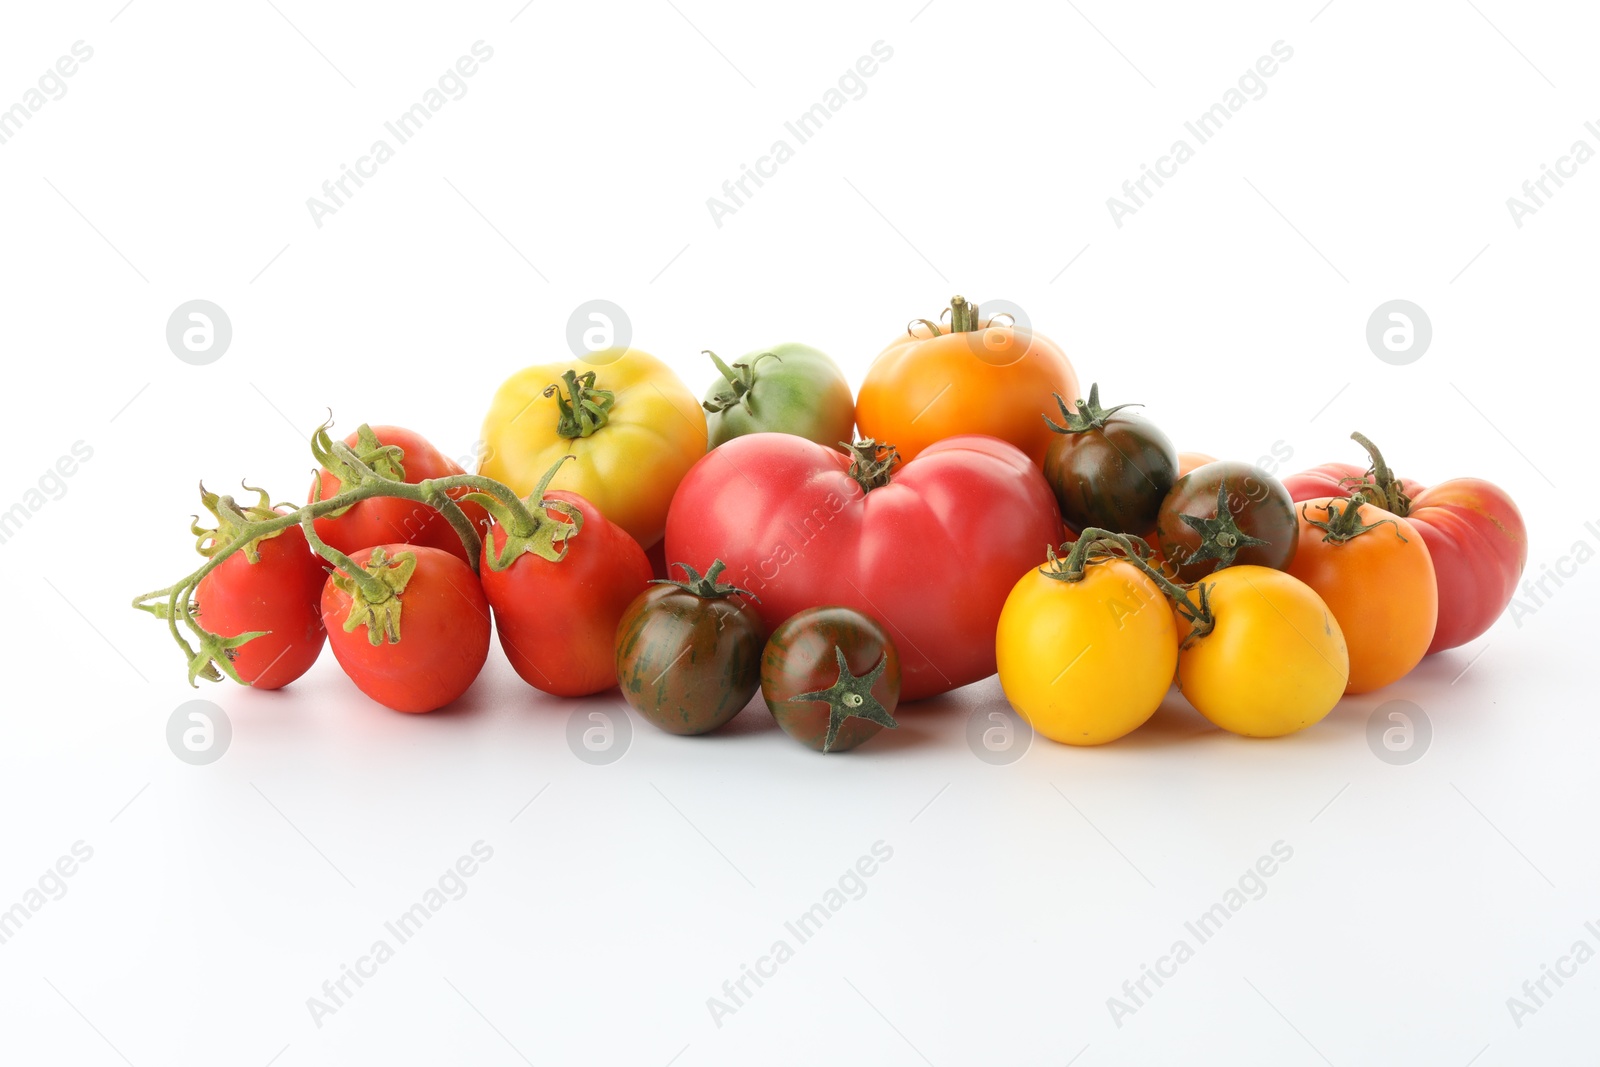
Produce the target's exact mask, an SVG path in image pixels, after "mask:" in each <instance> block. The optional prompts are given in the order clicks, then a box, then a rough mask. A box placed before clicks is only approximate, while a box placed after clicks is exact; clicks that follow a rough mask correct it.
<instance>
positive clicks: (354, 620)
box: [333, 548, 417, 645]
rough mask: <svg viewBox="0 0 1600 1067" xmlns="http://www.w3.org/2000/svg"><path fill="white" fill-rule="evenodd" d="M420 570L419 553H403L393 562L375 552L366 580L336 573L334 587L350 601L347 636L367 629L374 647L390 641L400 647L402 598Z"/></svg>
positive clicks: (384, 555) (369, 563) (368, 564)
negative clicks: (414, 573)
mask: <svg viewBox="0 0 1600 1067" xmlns="http://www.w3.org/2000/svg"><path fill="white" fill-rule="evenodd" d="M416 569H417V555H416V553H415V552H401V553H399V554H398V555H396V556H395V557H394V558H393V559H390V558H389V556H388V555H387V554H386V553H385V552H384V551H383V549H381V548H378V549H374V550H373V552H372V555H371V557H370V558H368V560H367V565H366V566H365V567H364V568H362V569H361V570H362V572H363V574H364V575H365V577H366V578H368V579H371V580H365V581H364V580H362V579H360V578H357V577H355V576H354V575H353V574H340V573H338V572H335V573H334V575H333V584H334V585H335V586H337V587H338V588H339V589H340V590H341V591H342V592H344V593H345V594H346V595H348V596H349V597H350V613H349V614H348V615H346V616H345V620H344V632H345V633H353V632H354V631H355V630H356V629H357V628H358V627H361V626H365V627H366V628H367V640H368V641H369V642H370V643H372V644H374V645H381V644H383V643H384V642H385V641H387V642H388V643H389V644H391V645H395V644H399V643H400V594H401V593H403V592H405V591H406V583H407V582H409V581H411V575H412V573H413V572H414V571H416Z"/></svg>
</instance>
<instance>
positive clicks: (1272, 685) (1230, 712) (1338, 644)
mask: <svg viewBox="0 0 1600 1067" xmlns="http://www.w3.org/2000/svg"><path fill="white" fill-rule="evenodd" d="M1200 586H1203V587H1204V588H1205V590H1206V599H1205V603H1206V605H1207V607H1208V608H1209V611H1210V614H1211V619H1212V627H1211V630H1210V632H1209V633H1205V634H1204V635H1202V636H1198V637H1193V638H1190V636H1189V635H1190V634H1191V633H1193V632H1195V631H1196V630H1197V629H1200V628H1203V627H1196V625H1195V624H1193V623H1191V622H1190V621H1189V620H1188V619H1184V618H1180V620H1179V626H1178V632H1179V634H1180V635H1182V636H1183V637H1184V638H1185V639H1186V640H1187V641H1188V644H1187V646H1186V647H1184V648H1183V649H1182V651H1180V652H1179V653H1178V689H1179V691H1180V692H1182V693H1183V695H1184V696H1185V697H1186V698H1187V699H1188V701H1189V703H1190V704H1192V705H1194V709H1195V710H1196V711H1198V712H1199V713H1200V714H1202V715H1204V716H1205V717H1206V718H1208V719H1210V720H1211V721H1212V722H1214V723H1216V724H1217V725H1218V726H1220V727H1222V728H1223V729H1224V730H1231V731H1232V732H1234V733H1236V734H1243V735H1244V736H1246V737H1282V736H1283V735H1284V734H1292V733H1294V732H1295V731H1296V730H1303V729H1305V728H1306V727H1307V726H1310V725H1312V724H1313V723H1317V722H1321V721H1322V719H1323V717H1324V716H1326V715H1327V714H1328V712H1330V711H1332V710H1333V706H1334V705H1335V704H1337V703H1338V702H1339V698H1340V697H1341V696H1343V695H1344V686H1345V682H1346V681H1347V680H1348V679H1349V677H1350V654H1349V651H1348V650H1347V649H1346V647H1345V642H1344V632H1343V631H1342V630H1340V629H1339V620H1337V619H1335V618H1334V617H1333V612H1331V611H1329V610H1328V605H1327V604H1325V603H1324V602H1323V600H1322V598H1321V597H1320V596H1318V595H1317V593H1316V591H1315V590H1313V589H1312V588H1311V587H1310V586H1309V585H1307V584H1306V583H1304V582H1302V581H1301V580H1300V579H1298V578H1296V577H1294V576H1293V575H1289V574H1285V573H1284V572H1283V571H1279V570H1273V569H1272V568H1271V567H1257V566H1251V565H1245V564H1242V565H1239V566H1235V567H1224V568H1223V569H1222V570H1220V571H1215V572H1213V573H1212V574H1211V575H1209V576H1208V577H1206V578H1205V579H1203V580H1202V581H1201V582H1200ZM1189 599H1190V601H1191V602H1198V600H1199V598H1198V596H1196V595H1194V594H1191V595H1190V597H1189Z"/></svg>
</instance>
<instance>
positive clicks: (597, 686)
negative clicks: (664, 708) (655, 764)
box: [478, 492, 651, 697]
mask: <svg viewBox="0 0 1600 1067" xmlns="http://www.w3.org/2000/svg"><path fill="white" fill-rule="evenodd" d="M543 499H544V500H547V501H550V500H553V501H561V502H563V503H566V504H568V505H570V506H571V507H573V508H575V509H577V511H578V513H579V514H580V515H582V517H583V519H582V523H581V529H575V528H574V524H573V523H572V522H571V521H570V520H569V519H568V518H567V517H566V516H565V515H563V514H561V512H560V510H559V509H556V508H545V507H539V505H538V503H537V502H533V501H530V503H529V508H530V509H537V511H536V514H538V515H542V516H543V518H544V520H545V521H548V522H550V523H554V524H557V525H558V526H562V527H566V530H565V531H561V530H557V531H556V533H555V538H556V539H558V540H559V542H560V545H561V546H562V548H561V549H560V551H561V552H562V555H561V556H560V558H558V559H549V558H547V557H546V556H544V555H541V554H539V553H538V552H537V551H528V550H523V551H521V552H520V553H519V554H518V555H516V556H515V557H514V558H513V559H512V560H511V562H510V564H509V565H508V566H507V567H505V569H503V570H496V569H495V566H494V563H495V560H496V558H497V557H499V556H500V555H501V554H502V553H503V552H504V551H505V546H506V537H507V531H506V528H505V527H504V526H501V525H499V524H496V525H495V526H494V527H493V528H492V529H491V530H490V531H489V536H488V537H486V538H484V542H483V562H482V564H481V565H480V567H479V568H478V573H479V574H480V575H481V576H482V581H483V593H484V596H486V597H487V598H488V600H489V605H490V607H492V608H493V609H494V624H495V632H496V633H498V634H499V635H500V647H501V648H503V649H505V653H506V658H507V659H509V660H510V661H511V666H512V667H514V668H516V671H517V673H518V674H519V675H521V676H522V680H523V681H525V682H527V683H528V684H529V685H531V686H533V687H534V688H535V689H538V690H540V691H541V692H545V693H552V694H554V695H555V696H562V697H579V696H587V695H589V694H590V693H598V692H601V691H602V690H605V689H610V688H611V687H612V686H614V685H616V684H617V667H616V657H615V649H614V644H615V639H616V633H617V623H618V621H620V620H621V618H622V613H623V612H624V611H626V610H627V607H628V605H629V604H630V603H632V602H633V598H634V597H636V596H638V595H639V594H640V593H642V592H644V591H645V588H646V587H647V586H648V584H649V582H650V579H651V571H650V561H649V560H648V559H646V558H645V553H644V549H642V548H640V547H639V542H637V541H635V540H634V539H633V538H632V537H631V536H630V535H629V534H628V532H627V531H626V530H624V529H623V528H622V527H620V526H618V525H617V524H616V523H614V522H612V521H611V520H610V519H607V518H606V517H605V516H604V515H602V514H600V510H599V509H598V508H596V507H595V506H594V505H593V504H591V503H589V502H588V501H587V500H585V499H584V498H583V497H581V496H579V495H578V494H576V493H562V492H553V493H545V494H543ZM568 531H571V532H568Z"/></svg>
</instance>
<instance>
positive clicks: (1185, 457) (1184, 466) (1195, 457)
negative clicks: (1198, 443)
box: [1178, 452, 1217, 478]
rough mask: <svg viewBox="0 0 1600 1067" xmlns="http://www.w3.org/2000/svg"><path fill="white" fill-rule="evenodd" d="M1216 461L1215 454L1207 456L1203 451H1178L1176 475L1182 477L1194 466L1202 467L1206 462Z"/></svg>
mask: <svg viewBox="0 0 1600 1067" xmlns="http://www.w3.org/2000/svg"><path fill="white" fill-rule="evenodd" d="M1216 461H1217V458H1216V457H1215V456H1208V455H1206V454H1205V453H1204V452H1179V453H1178V477H1180V478H1182V477H1183V476H1184V475H1185V474H1188V473H1189V472H1190V471H1192V470H1194V469H1195V468H1196V467H1204V466H1205V465H1206V464H1207V463H1215V462H1216Z"/></svg>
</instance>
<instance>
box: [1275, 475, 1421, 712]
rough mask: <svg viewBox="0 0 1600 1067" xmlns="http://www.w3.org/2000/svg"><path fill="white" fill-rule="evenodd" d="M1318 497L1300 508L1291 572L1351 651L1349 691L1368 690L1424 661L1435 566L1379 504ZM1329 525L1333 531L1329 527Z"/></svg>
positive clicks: (1416, 538)
mask: <svg viewBox="0 0 1600 1067" xmlns="http://www.w3.org/2000/svg"><path fill="white" fill-rule="evenodd" d="M1352 506H1353V505H1352V504H1351V503H1350V501H1348V500H1345V499H1343V498H1341V497H1318V498H1316V499H1314V500H1308V501H1306V502H1304V503H1302V504H1300V505H1299V514H1300V520H1299V521H1300V546H1299V548H1298V549H1297V550H1296V551H1295V555H1294V559H1293V560H1292V561H1291V562H1290V564H1289V567H1288V571H1289V573H1290V574H1292V575H1294V576H1295V577H1296V578H1299V579H1300V580H1301V581H1302V582H1305V583H1306V584H1307V585H1309V586H1310V587H1311V588H1312V589H1315V590H1316V591H1317V593H1318V594H1319V595H1320V596H1321V597H1322V599H1323V600H1324V601H1325V602H1326V603H1327V605H1328V610H1330V611H1332V612H1333V617H1334V618H1335V619H1336V620H1338V623H1339V628H1340V629H1341V630H1343V631H1344V636H1345V642H1346V644H1347V645H1348V646H1349V649H1350V680H1349V682H1348V683H1347V685H1346V686H1345V692H1347V693H1367V692H1370V691H1372V690H1374V689H1381V688H1382V687H1383V686H1386V685H1388V684H1389V683H1391V682H1394V681H1397V680H1398V679H1400V678H1402V677H1404V676H1405V674H1406V673H1407V672H1408V671H1410V670H1411V668H1413V667H1415V666H1416V665H1417V664H1418V663H1420V662H1421V661H1422V657H1423V656H1424V655H1426V654H1427V652H1428V643H1429V642H1431V641H1432V640H1433V629H1434V626H1435V625H1436V623H1437V621H1438V617H1439V592H1438V588H1437V580H1436V579H1435V577H1434V573H1433V561H1432V559H1431V558H1430V556H1429V554H1428V546H1427V543H1426V542H1425V541H1423V539H1422V535H1421V534H1419V533H1418V532H1417V530H1416V527H1414V526H1412V525H1411V523H1410V522H1409V521H1408V520H1406V519H1402V518H1400V517H1399V516H1397V515H1393V514H1390V513H1389V512H1387V511H1384V510H1383V509H1382V508H1380V507H1376V506H1375V505H1372V504H1366V503H1363V504H1361V505H1359V508H1358V510H1357V511H1356V513H1355V514H1354V515H1349V514H1347V513H1346V511H1347V509H1349V508H1350V507H1352ZM1329 527H1331V529H1329Z"/></svg>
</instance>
